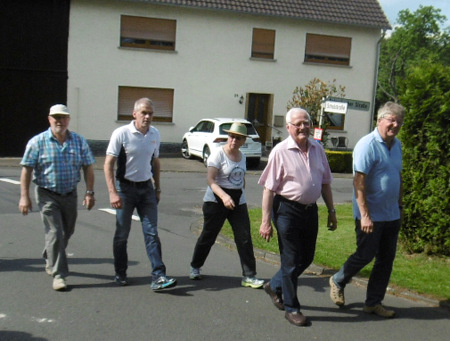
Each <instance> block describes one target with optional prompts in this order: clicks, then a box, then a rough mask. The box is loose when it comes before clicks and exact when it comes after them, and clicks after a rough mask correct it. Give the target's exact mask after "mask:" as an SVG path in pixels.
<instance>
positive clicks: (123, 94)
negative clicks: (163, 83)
mask: <svg viewBox="0 0 450 341" xmlns="http://www.w3.org/2000/svg"><path fill="white" fill-rule="evenodd" d="M173 93H174V90H173V89H160V88H137V87H131V86H119V108H118V115H117V119H118V120H119V121H123V120H126V121H130V120H132V119H133V109H134V102H136V101H137V100H138V99H139V98H142V97H148V98H150V99H151V100H152V102H153V110H154V114H153V122H172V119H173Z"/></svg>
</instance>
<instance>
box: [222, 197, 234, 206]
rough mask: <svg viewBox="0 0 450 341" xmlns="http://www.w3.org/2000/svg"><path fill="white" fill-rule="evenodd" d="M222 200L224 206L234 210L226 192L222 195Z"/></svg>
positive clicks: (232, 202)
mask: <svg viewBox="0 0 450 341" xmlns="http://www.w3.org/2000/svg"><path fill="white" fill-rule="evenodd" d="M222 202H223V205H224V206H225V207H226V208H228V209H229V210H234V206H235V204H234V201H233V199H231V197H230V196H229V195H228V194H227V195H226V196H225V197H224V199H222Z"/></svg>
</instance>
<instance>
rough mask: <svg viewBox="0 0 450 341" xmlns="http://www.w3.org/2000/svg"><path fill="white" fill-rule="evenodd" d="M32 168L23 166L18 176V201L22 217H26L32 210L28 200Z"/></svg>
mask: <svg viewBox="0 0 450 341" xmlns="http://www.w3.org/2000/svg"><path fill="white" fill-rule="evenodd" d="M32 174H33V168H31V167H27V166H23V167H22V173H21V174H20V200H19V210H20V212H22V214H23V215H27V214H28V212H29V211H31V210H32V208H33V206H32V204H31V199H30V183H31V175H32Z"/></svg>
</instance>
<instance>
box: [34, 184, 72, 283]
mask: <svg viewBox="0 0 450 341" xmlns="http://www.w3.org/2000/svg"><path fill="white" fill-rule="evenodd" d="M77 198H78V196H77V192H76V190H75V191H73V192H72V193H71V194H68V195H58V194H55V193H51V192H49V191H47V190H45V189H43V188H40V187H38V186H37V187H36V202H37V204H38V206H39V210H40V213H41V218H42V222H43V223H44V231H45V246H44V251H43V253H42V256H43V257H44V259H45V260H46V261H47V266H48V267H49V268H50V270H51V272H52V276H53V277H56V276H60V277H63V278H65V277H67V276H68V275H69V266H68V264H67V256H66V248H67V245H68V243H69V239H70V237H71V236H72V234H73V233H74V231H75V222H76V220H77V214H78V211H77Z"/></svg>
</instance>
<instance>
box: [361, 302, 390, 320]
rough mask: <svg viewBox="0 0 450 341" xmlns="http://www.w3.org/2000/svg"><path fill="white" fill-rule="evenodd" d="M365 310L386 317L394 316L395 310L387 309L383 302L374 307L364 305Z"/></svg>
mask: <svg viewBox="0 0 450 341" xmlns="http://www.w3.org/2000/svg"><path fill="white" fill-rule="evenodd" d="M363 311H364V312H365V313H368V314H375V315H378V316H380V317H384V318H393V317H394V316H395V311H393V310H387V309H385V308H384V307H383V306H382V305H381V304H377V305H376V306H374V307H369V306H367V305H365V306H364V308H363Z"/></svg>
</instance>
